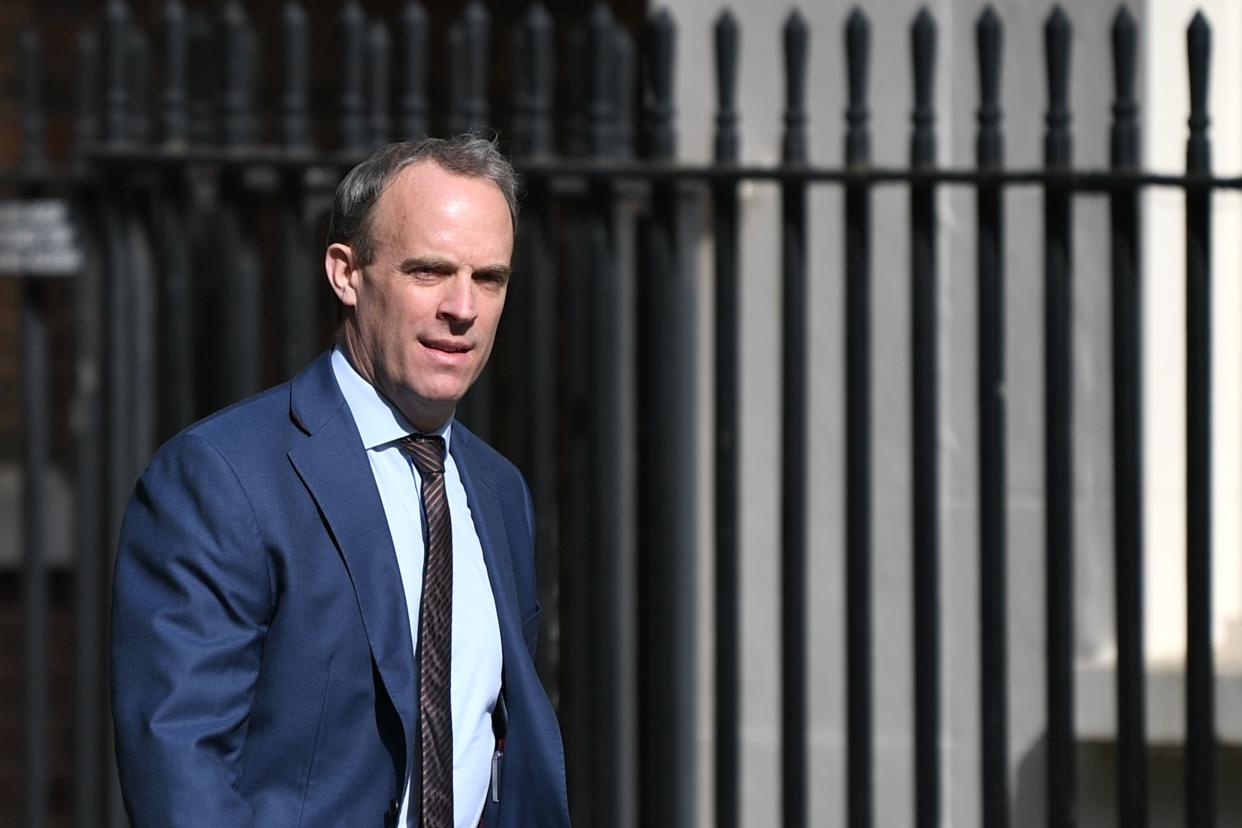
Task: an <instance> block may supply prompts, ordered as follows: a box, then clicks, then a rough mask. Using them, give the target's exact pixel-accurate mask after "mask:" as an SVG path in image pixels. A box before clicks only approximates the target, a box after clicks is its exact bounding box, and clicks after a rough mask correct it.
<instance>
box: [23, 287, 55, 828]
mask: <svg viewBox="0 0 1242 828" xmlns="http://www.w3.org/2000/svg"><path fill="white" fill-rule="evenodd" d="M47 316H48V308H47V296H46V286H45V285H44V284H42V281H41V280H39V279H36V278H28V279H26V280H25V281H24V282H23V284H22V333H21V343H22V369H21V375H22V389H23V394H22V402H23V406H22V408H23V414H24V419H25V435H24V438H25V439H24V441H25V447H24V448H25V451H24V457H23V460H24V463H23V478H24V480H23V485H22V685H23V691H24V692H23V694H22V695H23V699H22V735H23V739H22V745H23V748H22V768H23V771H24V776H25V780H24V783H25V784H24V788H25V799H26V825H28V826H34V828H41V826H43V825H46V824H47V822H48V804H49V798H48V778H49V776H48V748H47V746H48V721H47V713H48V704H47V694H48V663H47V652H48V633H47V623H48V587H47V560H46V551H47V536H46V532H45V531H44V530H45V528H46V525H47V514H46V512H47V510H46V508H45V503H44V498H43V494H44V492H45V490H46V485H45V481H46V479H47V475H46V471H47V464H48V428H47V419H48V392H47V379H48V366H47V352H48V331H47Z"/></svg>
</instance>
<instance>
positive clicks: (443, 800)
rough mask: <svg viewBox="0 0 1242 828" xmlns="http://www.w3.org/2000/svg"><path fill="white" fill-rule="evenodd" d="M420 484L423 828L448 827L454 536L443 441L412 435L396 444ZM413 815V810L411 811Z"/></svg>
mask: <svg viewBox="0 0 1242 828" xmlns="http://www.w3.org/2000/svg"><path fill="white" fill-rule="evenodd" d="M401 447H402V448H403V449H405V451H406V452H408V453H409V455H410V459H412V460H413V461H414V467H415V468H417V469H418V474H419V476H420V477H421V478H422V481H423V492H422V493H423V514H424V515H425V516H426V525H427V534H426V543H427V548H426V555H425V556H424V564H423V596H422V599H421V605H420V609H419V613H418V649H419V665H418V669H419V689H418V719H419V734H420V736H421V738H422V757H423V767H422V772H423V779H422V807H421V810H420V815H421V818H420V824H421V825H422V828H452V825H453V710H452V701H451V697H450V695H449V675H450V669H451V666H452V658H453V626H452V622H453V534H452V526H451V524H450V522H449V507H448V497H447V495H446V493H445V490H444V440H443V439H441V438H440V437H434V436H430V435H426V434H411V435H410V436H408V437H406V438H405V439H404V440H402V441H401ZM411 811H412V809H411Z"/></svg>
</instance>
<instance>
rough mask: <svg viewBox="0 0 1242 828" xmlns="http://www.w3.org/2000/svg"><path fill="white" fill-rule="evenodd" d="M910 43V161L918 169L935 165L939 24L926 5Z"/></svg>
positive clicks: (921, 9) (920, 13) (918, 17)
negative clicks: (934, 90) (934, 96)
mask: <svg viewBox="0 0 1242 828" xmlns="http://www.w3.org/2000/svg"><path fill="white" fill-rule="evenodd" d="M910 43H911V46H912V47H913V51H914V113H913V115H912V117H911V120H912V121H913V122H914V135H913V137H912V138H911V146H910V159H911V162H912V163H913V164H914V165H915V166H930V165H933V164H935V163H936V136H935V132H934V130H933V128H932V126H933V124H934V123H935V120H936V113H935V109H934V108H933V107H932V87H933V86H934V84H935V72H936V21H935V20H933V19H932V16H931V12H929V11H928V10H927V7H926V6H923V7H922V8H920V9H919V13H918V15H917V16H916V17H915V18H914V24H913V25H912V26H911V28H910Z"/></svg>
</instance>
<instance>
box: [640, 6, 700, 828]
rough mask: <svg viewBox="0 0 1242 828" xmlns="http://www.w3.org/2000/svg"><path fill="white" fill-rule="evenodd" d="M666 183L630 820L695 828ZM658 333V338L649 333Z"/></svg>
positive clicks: (644, 415)
mask: <svg viewBox="0 0 1242 828" xmlns="http://www.w3.org/2000/svg"><path fill="white" fill-rule="evenodd" d="M675 36H676V32H675V28H674V24H673V20H672V17H671V15H670V14H669V13H668V11H667V10H660V11H658V12H656V13H654V14H653V15H652V16H651V17H650V18H649V19H648V21H647V23H646V25H645V26H644V29H643V47H644V48H643V50H642V51H643V58H644V60H643V68H642V77H643V85H642V88H643V128H642V135H641V139H642V140H641V145H642V150H643V153H644V155H646V156H648V157H652V158H663V159H671V158H673V157H674V156H675V145H676V134H675V131H674V122H673V69H674V48H675ZM680 215H681V206H680V194H679V192H678V188H677V184H676V182H662V183H661V184H659V185H657V186H656V188H655V189H654V190H653V192H652V199H651V203H650V207H649V208H648V212H647V215H646V216H645V217H644V218H643V219H642V221H641V222H640V225H639V236H638V251H639V252H638V262H639V269H638V280H637V281H638V284H637V288H638V317H637V319H636V322H635V324H636V329H637V330H638V331H639V332H640V334H639V335H638V336H637V337H636V339H637V345H638V365H637V374H636V375H637V394H638V396H637V403H638V412H637V413H638V481H639V483H638V585H639V594H638V640H639V641H642V642H643V646H642V647H640V648H639V652H638V655H639V662H638V663H639V671H638V674H639V694H640V695H639V722H640V731H639V761H638V764H639V782H640V788H639V790H640V804H639V823H640V824H642V825H651V826H676V825H693V824H695V817H694V812H695V807H694V806H695V801H694V800H695V797H694V785H693V779H694V731H695V726H694V720H695V715H694V711H695V708H696V705H695V697H694V691H695V687H694V684H695V682H694V675H695V671H694V669H693V664H694V660H695V657H694V651H695V639H694V635H695V631H696V628H697V624H696V623H695V607H696V606H697V603H698V602H697V601H696V600H695V592H696V587H695V578H694V563H695V536H696V534H697V533H696V532H695V524H696V522H697V521H696V516H695V514H694V510H693V509H687V508H685V504H688V503H694V502H695V493H696V488H697V487H696V479H695V478H696V461H695V457H696V454H697V452H696V451H695V446H696V442H697V441H696V438H695V434H696V432H697V429H696V425H697V423H696V415H697V405H696V394H695V379H694V375H695V368H696V365H695V363H696V352H697V347H696V342H697V325H696V324H695V314H696V308H697V306H698V301H697V291H696V289H695V282H696V281H697V277H696V275H695V274H694V272H693V271H689V272H688V271H686V270H685V269H684V268H683V267H682V266H681V265H682V262H681V260H680V253H681V249H680V242H681V238H680V237H681V231H680V227H679V223H680ZM652 331H659V332H660V334H659V335H658V336H652V335H649V332H652Z"/></svg>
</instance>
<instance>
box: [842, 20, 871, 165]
mask: <svg viewBox="0 0 1242 828" xmlns="http://www.w3.org/2000/svg"><path fill="white" fill-rule="evenodd" d="M870 60H871V23H870V22H869V21H868V20H867V15H866V14H864V13H863V11H862V9H860V8H858V7H857V6H855V7H854V8H853V9H852V10H851V11H850V16H849V18H848V19H847V20H846V22H845V74H846V77H847V79H848V86H849V106H847V107H846V109H845V123H846V129H845V163H846V164H848V165H850V166H851V167H855V166H859V165H863V164H867V163H869V162H870V160H871V129H870V123H871V112H870V110H869V109H868V108H867V85H868V81H869V73H868V65H869V63H870Z"/></svg>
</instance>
